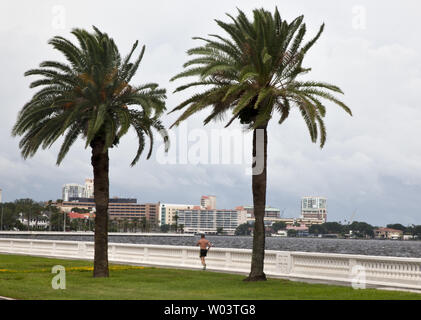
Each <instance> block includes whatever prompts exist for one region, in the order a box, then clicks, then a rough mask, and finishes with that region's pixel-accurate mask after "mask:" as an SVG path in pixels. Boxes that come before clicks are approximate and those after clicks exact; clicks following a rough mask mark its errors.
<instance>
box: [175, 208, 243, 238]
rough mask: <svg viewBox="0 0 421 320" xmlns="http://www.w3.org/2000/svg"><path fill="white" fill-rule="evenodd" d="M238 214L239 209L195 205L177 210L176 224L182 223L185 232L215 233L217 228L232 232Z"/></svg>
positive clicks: (227, 232) (238, 219) (239, 219)
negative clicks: (208, 207)
mask: <svg viewBox="0 0 421 320" xmlns="http://www.w3.org/2000/svg"><path fill="white" fill-rule="evenodd" d="M240 215H241V213H240V211H239V210H220V209H203V208H197V207H196V208H194V209H190V210H187V209H185V210H178V225H183V226H184V232H187V233H217V231H218V229H219V228H222V231H223V232H224V233H226V234H234V232H235V229H236V228H237V227H238V225H239V222H240V221H241V216H240ZM244 217H245V212H244ZM243 219H244V218H243Z"/></svg>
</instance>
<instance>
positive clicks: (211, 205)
mask: <svg viewBox="0 0 421 320" xmlns="http://www.w3.org/2000/svg"><path fill="white" fill-rule="evenodd" d="M200 205H201V206H202V207H203V208H205V209H216V196H202V198H200Z"/></svg>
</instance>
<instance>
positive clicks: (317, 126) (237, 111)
mask: <svg viewBox="0 0 421 320" xmlns="http://www.w3.org/2000/svg"><path fill="white" fill-rule="evenodd" d="M228 16H229V17H230V19H231V22H230V23H225V22H222V21H220V20H216V23H217V24H218V25H219V26H220V27H221V28H222V29H223V30H224V31H225V32H226V33H228V37H222V36H220V35H215V34H211V35H209V38H198V37H197V38H193V39H199V40H202V41H204V42H205V43H204V44H203V45H201V46H199V47H196V48H193V49H190V50H188V51H187V53H188V54H189V55H191V56H194V57H193V58H192V59H191V60H189V61H188V62H186V63H185V64H184V68H186V70H185V71H183V72H181V73H179V74H178V75H176V76H175V77H174V78H172V80H175V79H179V78H184V77H190V76H197V77H198V78H199V79H198V80H195V81H193V82H190V83H187V84H185V85H182V86H180V87H178V88H177V89H176V90H175V91H174V92H178V91H182V90H185V89H188V88H192V87H202V86H205V88H204V89H203V91H202V92H199V93H195V94H194V95H192V96H191V97H190V98H188V99H187V100H185V101H183V102H182V103H181V104H179V105H178V106H177V107H175V108H174V109H173V110H172V111H171V112H174V111H176V110H182V109H183V113H182V114H181V115H180V116H179V117H178V119H177V120H176V121H175V123H174V124H173V126H174V125H178V124H180V122H182V121H183V120H185V119H187V118H188V117H190V116H191V115H193V114H195V113H196V112H199V111H202V110H203V109H205V108H206V107H211V112H210V115H209V116H208V117H207V118H205V119H204V124H207V123H209V122H210V121H211V120H218V119H221V118H223V116H224V115H225V113H226V112H227V111H231V112H232V116H231V118H230V120H229V121H228V122H227V124H226V127H228V126H229V125H230V124H231V123H232V122H233V121H234V120H235V119H239V120H240V123H241V124H243V125H244V126H245V127H246V128H248V129H250V130H253V160H254V165H253V166H252V167H253V175H252V192H253V203H254V215H255V224H254V233H253V235H254V236H253V254H252V262H251V271H250V274H249V276H248V278H247V279H246V280H248V281H258V280H265V279H266V276H265V274H264V272H263V267H264V264H263V262H264V249H265V229H264V223H263V220H264V212H265V205H266V182H267V177H266V167H267V165H266V164H267V142H268V141H267V127H268V123H269V121H270V119H271V118H272V117H275V116H276V114H277V113H278V114H279V118H278V123H279V124H282V123H283V122H284V121H285V120H286V119H287V118H288V116H289V114H290V110H291V109H292V108H293V107H296V108H297V109H298V110H299V111H300V113H301V115H302V117H303V118H304V121H305V123H306V125H307V127H308V130H309V133H310V137H311V141H312V142H317V140H318V138H319V137H320V147H323V145H324V144H325V141H326V129H325V125H324V122H323V118H324V116H325V113H326V108H325V106H324V104H323V102H322V100H323V99H326V100H329V101H331V102H333V103H334V104H337V105H338V106H340V107H341V108H343V109H344V110H345V111H346V112H347V113H349V114H351V110H350V109H349V108H348V107H347V106H346V105H345V104H344V103H343V102H341V101H340V100H338V99H337V98H336V97H335V96H334V95H332V93H343V92H342V91H341V89H340V88H338V87H337V86H334V85H331V84H328V83H324V82H315V81H301V80H299V79H298V78H299V77H300V76H302V75H304V74H306V73H308V72H309V71H310V69H308V68H304V67H303V66H302V62H303V58H304V56H305V54H306V53H307V51H308V50H309V49H310V48H311V47H312V46H313V44H314V43H315V42H316V41H317V39H319V37H320V35H321V33H322V32H323V28H324V25H322V26H321V27H320V30H319V32H318V33H317V35H316V36H315V37H314V38H313V39H311V40H310V41H309V42H307V43H305V44H304V43H303V38H304V35H305V33H306V25H305V24H304V23H303V16H299V17H298V18H296V19H294V20H293V21H292V22H290V23H288V22H287V21H285V20H282V19H281V16H280V14H279V12H278V9H277V8H276V10H275V12H274V14H273V15H272V14H271V13H270V12H268V11H266V10H264V9H256V10H254V11H253V21H249V19H248V18H247V17H246V15H245V14H244V13H243V12H242V11H241V10H238V16H237V17H236V18H234V17H232V16H231V15H228ZM259 165H260V168H259Z"/></svg>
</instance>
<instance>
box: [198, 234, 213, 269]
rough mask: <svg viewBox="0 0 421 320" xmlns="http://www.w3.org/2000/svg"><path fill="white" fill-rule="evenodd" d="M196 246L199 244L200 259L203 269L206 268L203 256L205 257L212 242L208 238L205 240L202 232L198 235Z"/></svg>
mask: <svg viewBox="0 0 421 320" xmlns="http://www.w3.org/2000/svg"><path fill="white" fill-rule="evenodd" d="M196 246H200V260H201V261H202V265H203V270H206V262H205V257H206V254H207V253H208V250H209V249H210V247H211V246H212V243H210V241H209V240H206V239H205V235H204V234H202V235H201V237H200V240H199V241H197V244H196Z"/></svg>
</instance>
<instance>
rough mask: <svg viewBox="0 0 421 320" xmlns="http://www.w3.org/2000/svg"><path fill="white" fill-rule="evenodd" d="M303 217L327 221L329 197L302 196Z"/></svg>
mask: <svg viewBox="0 0 421 320" xmlns="http://www.w3.org/2000/svg"><path fill="white" fill-rule="evenodd" d="M301 219H307V220H319V221H322V222H326V219H327V199H326V198H323V197H315V196H310V197H302V198H301Z"/></svg>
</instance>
